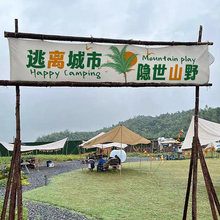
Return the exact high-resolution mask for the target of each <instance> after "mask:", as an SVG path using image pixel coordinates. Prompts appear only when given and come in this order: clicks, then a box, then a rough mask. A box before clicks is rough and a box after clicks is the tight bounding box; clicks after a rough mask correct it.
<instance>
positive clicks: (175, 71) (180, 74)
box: [169, 64, 183, 80]
mask: <svg viewBox="0 0 220 220" xmlns="http://www.w3.org/2000/svg"><path fill="white" fill-rule="evenodd" d="M182 70H183V68H182V67H180V69H179V75H178V64H176V65H175V70H174V75H173V67H170V77H169V80H181V77H182Z"/></svg>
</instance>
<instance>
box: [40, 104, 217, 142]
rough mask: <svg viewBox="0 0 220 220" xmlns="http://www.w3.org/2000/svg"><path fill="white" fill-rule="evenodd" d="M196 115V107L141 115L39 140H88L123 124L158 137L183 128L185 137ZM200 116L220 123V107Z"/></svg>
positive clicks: (206, 111)
mask: <svg viewBox="0 0 220 220" xmlns="http://www.w3.org/2000/svg"><path fill="white" fill-rule="evenodd" d="M193 115H194V109H191V110H188V111H181V112H179V111H178V112H175V113H166V114H161V115H159V116H155V117H153V116H144V115H139V116H136V117H134V118H131V119H128V120H126V121H120V122H119V123H118V124H115V125H112V126H110V127H105V128H102V129H100V130H97V131H92V132H71V131H69V130H65V131H61V132H56V133H52V134H49V135H45V136H42V137H39V138H37V140H36V141H37V142H41V141H42V142H49V141H57V140H60V139H63V138H65V137H68V138H69V140H88V139H90V138H92V137H94V136H95V135H97V134H99V133H100V132H102V131H104V132H107V131H109V130H111V129H113V128H114V127H117V126H118V125H120V124H122V125H124V126H126V127H127V128H129V129H130V130H132V131H134V132H136V133H137V134H139V135H141V136H143V137H145V138H148V139H151V140H152V139H157V138H158V137H166V138H169V137H173V138H177V136H178V134H179V132H180V130H182V129H183V131H184V133H183V136H182V137H183V138H184V137H185V135H186V132H187V130H188V127H189V124H190V121H191V118H192V116H193ZM199 118H203V119H206V120H209V121H212V122H216V123H220V107H217V108H211V107H208V106H206V107H205V108H204V109H200V111H199Z"/></svg>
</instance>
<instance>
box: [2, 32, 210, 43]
mask: <svg viewBox="0 0 220 220" xmlns="http://www.w3.org/2000/svg"><path fill="white" fill-rule="evenodd" d="M4 34H5V35H4V36H5V37H6V38H8V37H12V38H28V39H38V40H56V41H80V42H91V43H93V42H94V43H113V44H135V45H152V46H154V45H155V46H156V45H164V46H165V45H170V46H177V45H185V46H193V45H213V42H175V41H170V42H166V41H141V40H132V39H131V40H123V39H109V38H93V37H76V36H61V35H48V34H35V33H21V32H19V33H15V32H5V33H4Z"/></svg>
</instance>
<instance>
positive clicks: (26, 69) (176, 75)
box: [9, 38, 209, 85]
mask: <svg viewBox="0 0 220 220" xmlns="http://www.w3.org/2000/svg"><path fill="white" fill-rule="evenodd" d="M9 49H10V67H11V70H10V71H11V77H10V79H11V80H22V81H54V82H56V81H74V82H135V83H170V84H176V83H187V84H198V85H201V84H206V83H208V82H209V55H208V46H206V45H205V46H170V47H160V48H155V47H154V48H149V47H139V46H132V45H103V44H102V45H100V44H94V43H89V44H74V43H71V44H70V43H55V42H49V41H43V40H23V39H16V38H9Z"/></svg>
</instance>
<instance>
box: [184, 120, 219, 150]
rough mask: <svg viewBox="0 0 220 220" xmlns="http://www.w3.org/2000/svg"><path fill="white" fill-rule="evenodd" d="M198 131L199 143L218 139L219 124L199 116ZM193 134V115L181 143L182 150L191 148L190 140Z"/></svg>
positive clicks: (203, 143)
mask: <svg viewBox="0 0 220 220" xmlns="http://www.w3.org/2000/svg"><path fill="white" fill-rule="evenodd" d="M198 132H199V140H200V144H201V145H206V144H209V143H211V142H215V141H218V140H220V124H218V123H215V122H211V121H207V120H205V119H201V118H199V120H198ZM193 136H194V117H192V120H191V123H190V126H189V129H188V131H187V134H186V138H185V140H184V142H183V145H182V150H187V149H191V148H192V140H193Z"/></svg>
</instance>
